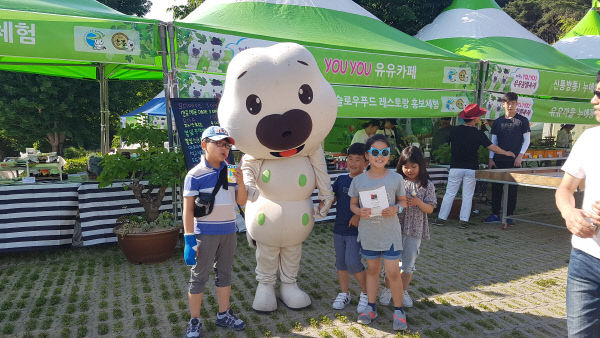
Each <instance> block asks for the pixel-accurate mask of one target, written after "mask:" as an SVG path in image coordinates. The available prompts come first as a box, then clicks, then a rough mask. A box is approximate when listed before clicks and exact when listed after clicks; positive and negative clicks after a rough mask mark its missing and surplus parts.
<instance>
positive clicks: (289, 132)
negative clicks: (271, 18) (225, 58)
mask: <svg viewBox="0 0 600 338" xmlns="http://www.w3.org/2000/svg"><path fill="white" fill-rule="evenodd" d="M218 115H219V124H220V125H221V126H222V127H224V128H225V129H227V130H228V131H229V133H230V135H231V137H233V138H234V139H235V140H236V143H237V147H238V148H239V149H240V150H241V151H243V152H244V153H247V154H250V155H252V156H253V157H255V158H259V159H279V158H289V157H292V156H306V155H308V154H309V153H311V152H312V151H313V150H315V149H316V148H318V147H319V145H320V143H321V142H322V141H323V140H324V139H325V136H327V134H328V133H329V131H330V130H331V128H332V126H333V123H334V122H335V118H336V116H337V99H336V96H335V93H334V91H333V88H332V87H331V85H330V84H329V83H328V82H327V81H326V80H325V78H324V77H323V75H322V74H321V71H320V70H319V67H318V66H317V62H316V61H315V58H314V57H313V56H312V54H311V53H310V52H309V51H308V50H307V49H306V48H304V47H302V46H300V45H298V44H295V43H280V44H276V45H273V46H271V47H266V48H251V49H247V50H244V51H242V52H241V53H239V54H238V55H236V56H235V57H234V58H233V60H232V61H231V63H230V64H229V67H228V69H227V77H226V78H225V89H224V91H223V97H222V99H221V102H220V104H219V110H218Z"/></svg>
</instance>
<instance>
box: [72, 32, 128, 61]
mask: <svg viewBox="0 0 600 338" xmlns="http://www.w3.org/2000/svg"><path fill="white" fill-rule="evenodd" d="M74 34H75V39H74V41H75V50H76V51H80V52H95V53H103V54H127V55H139V54H140V49H139V46H140V35H139V32H137V31H135V30H117V29H103V28H92V27H83V26H75V30H74Z"/></svg>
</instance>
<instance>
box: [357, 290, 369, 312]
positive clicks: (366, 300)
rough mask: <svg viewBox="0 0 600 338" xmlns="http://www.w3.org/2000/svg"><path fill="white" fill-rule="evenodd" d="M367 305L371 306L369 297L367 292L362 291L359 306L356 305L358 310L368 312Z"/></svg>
mask: <svg viewBox="0 0 600 338" xmlns="http://www.w3.org/2000/svg"><path fill="white" fill-rule="evenodd" d="M367 306H369V297H368V296H367V294H366V293H364V292H361V293H360V298H359V300H358V306H357V307H356V312H358V313H363V312H367V310H368V309H367Z"/></svg>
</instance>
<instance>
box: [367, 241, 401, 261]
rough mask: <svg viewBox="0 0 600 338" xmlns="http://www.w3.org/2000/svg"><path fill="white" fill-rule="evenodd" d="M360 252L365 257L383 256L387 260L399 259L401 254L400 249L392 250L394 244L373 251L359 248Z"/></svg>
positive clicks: (375, 257)
mask: <svg viewBox="0 0 600 338" xmlns="http://www.w3.org/2000/svg"><path fill="white" fill-rule="evenodd" d="M360 252H361V253H362V256H363V257H364V258H365V259H377V258H381V257H383V258H384V259H387V260H395V259H400V256H402V250H394V244H392V246H391V247H390V248H389V249H388V250H386V251H373V250H365V249H363V248H361V249H360Z"/></svg>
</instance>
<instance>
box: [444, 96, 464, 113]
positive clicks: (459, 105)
mask: <svg viewBox="0 0 600 338" xmlns="http://www.w3.org/2000/svg"><path fill="white" fill-rule="evenodd" d="M469 103H470V102H469V98H468V97H466V96H442V112H444V113H460V112H461V111H462V110H463V109H465V106H466V105H468V104H469Z"/></svg>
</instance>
